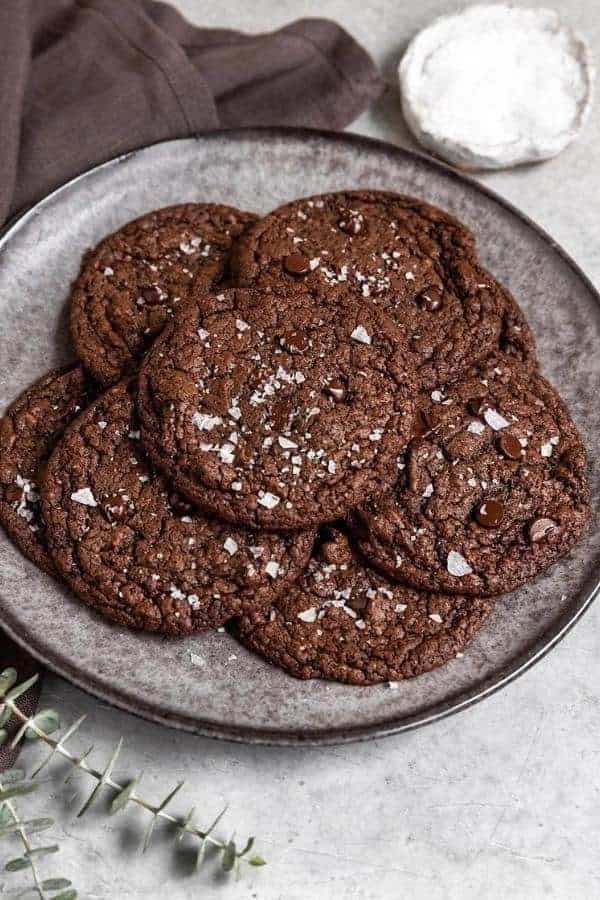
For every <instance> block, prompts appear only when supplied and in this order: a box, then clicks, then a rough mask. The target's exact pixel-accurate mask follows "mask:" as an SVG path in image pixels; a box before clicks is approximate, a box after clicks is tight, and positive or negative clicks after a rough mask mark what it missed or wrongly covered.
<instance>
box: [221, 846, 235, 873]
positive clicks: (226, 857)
mask: <svg viewBox="0 0 600 900" xmlns="http://www.w3.org/2000/svg"><path fill="white" fill-rule="evenodd" d="M235 857H236V850H235V841H228V842H227V844H226V845H225V849H224V850H223V857H222V859H221V865H222V867H223V871H224V872H231V870H232V869H233V867H234V865H235Z"/></svg>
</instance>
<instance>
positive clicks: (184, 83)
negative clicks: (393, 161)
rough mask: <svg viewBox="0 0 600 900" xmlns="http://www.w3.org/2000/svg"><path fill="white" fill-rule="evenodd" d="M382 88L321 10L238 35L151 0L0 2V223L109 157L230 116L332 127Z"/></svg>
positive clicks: (229, 122)
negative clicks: (262, 30)
mask: <svg viewBox="0 0 600 900" xmlns="http://www.w3.org/2000/svg"><path fill="white" fill-rule="evenodd" d="M382 86H383V82H382V80H381V77H380V75H379V73H378V71H377V69H376V68H375V66H374V64H373V62H372V60H371V58H370V57H369V56H368V54H367V53H366V52H365V50H363V49H362V47H360V46H359V44H357V43H356V41H355V40H354V39H353V38H352V37H351V36H350V35H349V34H347V32H345V31H344V30H343V29H342V28H341V27H340V26H339V25H336V24H335V23H334V22H329V21H326V20H324V19H300V20H299V21H296V22H292V23H291V24H290V25H286V26H285V27H284V28H280V29H279V30H278V31H274V32H272V33H270V34H260V35H247V34H240V33H239V32H237V31H230V30H226V29H207V28H197V27H195V26H192V25H190V23H189V22H187V21H186V20H185V19H184V18H183V17H182V16H181V15H180V14H179V13H178V12H176V11H175V10H174V9H173V8H172V7H170V6H168V5H166V4H164V3H156V2H153V0H2V3H0V109H1V110H2V154H1V158H0V224H1V223H2V222H4V221H5V220H6V219H7V217H8V216H9V215H11V214H14V213H15V212H17V211H19V210H20V209H22V208H23V207H25V206H27V205H29V204H31V203H33V202H35V201H36V200H38V199H39V198H40V197H42V196H43V195H44V194H46V193H48V191H50V190H52V189H53V188H55V187H57V185H59V184H61V183H62V182H64V181H65V180H67V179H68V178H72V177H73V176H74V175H76V174H78V173H79V172H82V171H83V170H85V169H87V168H89V167H90V166H92V165H95V164H96V163H99V162H103V161H104V160H107V159H110V158H111V157H113V156H116V155H118V154H119V153H124V152H126V151H128V150H132V149H134V148H136V147H140V146H142V145H145V144H150V143H152V142H154V141H159V140H165V139H167V138H174V137H185V136H188V135H194V134H197V133H199V132H202V131H206V130H210V129H216V128H229V127H233V126H241V125H298V126H308V127H314V128H334V129H335V128H343V127H344V126H345V125H347V124H348V123H349V122H351V121H352V120H353V119H354V118H355V117H356V116H357V115H358V114H359V113H361V112H362V111H363V109H365V107H366V106H368V104H369V103H370V102H371V101H372V100H373V99H374V98H375V97H377V95H378V94H379V93H380V91H381V89H382Z"/></svg>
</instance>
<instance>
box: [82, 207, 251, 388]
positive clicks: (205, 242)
mask: <svg viewBox="0 0 600 900" xmlns="http://www.w3.org/2000/svg"><path fill="white" fill-rule="evenodd" d="M256 218H257V217H256V216H255V215H254V214H253V213H248V212H242V211H241V210H238V209H235V208H233V207H230V206H222V205H220V204H216V203H185V204H181V205H179V206H169V207H166V208H164V209H159V210H156V211H155V212H151V213H148V214H147V215H144V216H141V217H140V218H139V219H135V220H134V221H132V222H129V223H128V224H127V225H125V226H123V228H120V229H119V230H118V231H116V232H114V234H111V235H109V236H108V237H106V238H104V240H102V241H101V242H100V243H99V244H98V245H97V246H96V247H95V248H94V249H93V250H90V251H89V252H88V253H86V255H85V256H84V259H83V263H82V266H81V271H80V273H79V277H78V278H77V281H76V282H75V284H74V286H73V289H72V292H71V301H70V317H71V335H72V338H73V343H74V345H75V349H76V351H77V354H78V356H79V359H80V360H81V362H82V363H83V364H84V366H85V367H86V369H87V370H88V371H89V372H91V374H92V375H93V376H94V378H96V380H97V381H99V382H100V383H101V384H104V385H108V384H113V383H114V382H116V381H118V380H119V378H121V376H122V375H124V374H125V373H127V372H130V371H132V370H133V369H134V368H135V366H136V364H137V361H138V360H139V358H140V357H141V356H142V355H143V353H144V352H145V350H146V349H147V348H148V347H149V346H150V344H151V342H152V340H153V339H154V338H155V337H156V335H157V334H158V333H159V332H160V331H161V329H162V328H163V326H164V324H165V322H167V321H168V319H169V318H170V317H171V316H172V315H173V314H174V312H175V311H176V310H177V308H178V307H179V306H180V305H181V304H182V303H183V302H184V301H185V299H186V298H187V296H188V294H189V291H190V288H191V287H192V286H193V287H194V288H195V289H198V288H206V289H207V290H208V289H209V288H211V287H212V286H213V285H215V284H218V283H220V282H221V281H222V280H223V279H224V278H226V277H227V276H228V274H229V257H230V253H231V248H232V246H233V244H234V242H235V240H236V239H237V238H238V237H239V235H240V234H242V233H243V231H244V229H245V228H247V227H248V226H249V225H250V224H252V223H253V222H255V221H256Z"/></svg>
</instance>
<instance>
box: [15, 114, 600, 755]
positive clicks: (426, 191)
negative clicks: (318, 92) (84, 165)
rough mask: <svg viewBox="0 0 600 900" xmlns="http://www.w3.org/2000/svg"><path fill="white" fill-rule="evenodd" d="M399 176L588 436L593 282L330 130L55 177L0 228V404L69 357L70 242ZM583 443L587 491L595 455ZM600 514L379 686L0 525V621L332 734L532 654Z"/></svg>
mask: <svg viewBox="0 0 600 900" xmlns="http://www.w3.org/2000/svg"><path fill="white" fill-rule="evenodd" d="M350 187H365V188H367V187H368V188H384V189H392V190H396V191H405V192H407V193H411V194H415V195H416V196H419V197H423V198H425V199H426V200H430V201H431V202H433V203H437V204H439V205H440V206H442V207H445V208H446V209H448V210H450V211H451V212H452V213H454V214H455V215H456V216H458V217H459V218H460V219H462V220H464V221H465V222H466V223H467V224H468V225H470V227H471V228H472V229H473V230H474V232H475V234H476V235H477V239H478V243H479V248H480V252H481V256H482V258H483V260H484V262H485V263H486V264H487V265H488V266H489V267H490V269H491V270H492V271H493V272H494V273H495V275H497V276H498V277H499V278H500V279H502V280H503V281H504V282H505V283H506V284H507V285H508V286H509V287H510V289H511V290H512V291H513V292H514V294H515V295H516V297H517V298H518V300H519V301H520V302H521V303H522V304H523V306H524V307H525V310H526V312H527V314H528V316H529V318H530V321H531V324H532V326H533V328H534V330H535V333H536V335H537V338H538V342H539V354H540V359H541V362H542V366H543V369H544V371H545V373H546V374H547V375H548V376H549V377H550V378H551V379H552V380H553V381H554V382H555V383H556V384H557V386H558V388H559V389H560V391H561V392H562V394H563V395H564V396H565V398H566V399H567V401H568V403H569V405H570V407H571V409H572V411H573V415H574V417H575V419H576V421H577V424H578V425H579V427H580V428H581V431H582V433H583V437H584V440H585V442H586V444H587V446H588V447H589V448H590V449H592V448H594V447H595V446H596V442H597V438H598V434H600V404H598V387H599V378H598V375H599V371H600V356H599V354H598V347H599V346H600V305H599V297H598V295H597V294H596V292H595V291H594V289H593V288H592V286H591V284H590V283H589V281H588V280H587V279H586V278H585V276H584V275H583V274H582V273H581V272H580V271H579V270H578V268H577V267H576V266H575V265H574V263H573V262H572V261H571V260H570V259H569V258H568V257H567V256H566V255H565V254H564V253H563V252H562V251H561V250H560V249H559V248H557V247H556V245H555V244H554V243H553V242H552V241H551V240H550V239H549V238H548V236H547V235H545V234H544V233H543V232H542V231H541V230H540V229H539V228H537V227H536V226H535V225H533V224H532V223H531V222H529V221H527V220H526V219H525V218H524V217H523V216H521V215H520V214H519V213H517V212H516V211H515V210H514V209H512V208H511V207H510V206H508V205H507V204H506V203H505V202H504V201H502V200H500V199H499V198H498V197H496V196H494V195H493V194H491V193H490V192H489V191H486V190H485V189H483V188H481V187H480V186H478V185H477V184H476V183H475V182H473V181H470V180H468V179H466V178H464V177H462V176H461V175H459V174H457V173H456V172H454V171H452V170H450V169H448V168H446V167H445V166H443V165H441V164H439V163H437V162H434V161H433V160H431V159H428V158H425V157H422V156H418V155H416V154H414V153H410V152H408V151H406V150H400V149H398V148H396V147H392V146H390V145H388V144H383V143H378V142H375V141H370V140H368V139H365V138H360V137H354V136H351V135H342V134H327V133H319V132H310V131H296V130H273V129H268V130H262V129H253V130H238V131H232V132H227V133H220V134H211V135H208V136H205V137H202V138H199V139H188V140H181V141H171V142H167V143H163V144H158V145H155V146H153V147H149V148H146V149H144V150H140V151H138V152H136V153H132V154H129V155H127V156H125V157H122V158H120V159H117V160H115V161H113V162H109V163H107V164H106V165H103V166H100V167H98V168H96V169H93V170H92V171H90V172H87V173H86V174H85V175H83V176H81V177H79V178H77V179H75V180H74V181H72V182H70V183H69V184H66V185H65V186H64V187H62V188H61V189H60V190H58V191H56V192H55V193H53V194H51V195H50V196H49V197H47V198H46V199H45V200H43V201H42V202H41V203H39V204H38V205H37V206H36V207H35V208H34V209H32V210H31V211H30V212H28V213H27V214H26V215H25V216H23V217H22V218H21V219H20V220H19V221H18V222H16V223H15V224H14V225H13V226H12V227H11V228H10V229H9V230H8V231H6V232H5V234H4V236H3V237H2V239H1V240H0V322H2V342H1V347H0V377H1V389H0V404H1V405H2V406H4V405H5V404H7V403H8V402H10V401H11V400H12V399H13V398H14V397H15V396H16V395H17V394H18V393H19V392H20V391H21V390H22V389H23V388H24V387H25V386H26V385H27V384H28V383H29V382H31V381H33V379H35V378H37V377H38V376H39V375H41V374H42V373H43V372H44V371H45V370H47V369H49V368H50V367H51V366H55V365H57V364H59V363H62V362H64V361H65V360H67V359H69V358H70V355H71V351H70V348H69V346H68V340H67V329H66V314H65V299H66V296H67V293H68V288H69V284H70V282H71V280H72V279H73V277H74V276H75V274H76V272H77V269H78V266H79V260H80V258H81V254H82V252H83V251H84V250H85V249H86V247H89V246H90V245H91V244H94V243H96V241H98V240H99V238H101V237H102V236H103V235H105V234H106V233H107V232H109V231H112V230H113V229H115V228H117V227H119V226H120V225H122V224H123V223H124V222H126V221H128V220H129V219H132V218H134V217H135V216H139V215H140V214H141V213H144V212H146V211H147V210H150V209H154V208H156V207H159V206H164V205H166V204H169V203H178V202H181V201H183V200H212V201H217V202H223V203H231V204H234V205H237V206H241V207H244V208H246V209H255V210H257V211H258V212H266V211H267V210H269V209H271V208H272V207H274V206H277V205H278V204H280V203H283V202H285V201H288V200H291V199H293V198H295V197H300V196H303V195H307V194H312V193H316V192H319V191H331V190H338V189H341V188H350ZM595 457H596V454H594V453H592V454H591V462H590V479H591V484H592V492H593V503H594V509H595V510H597V509H598V504H597V502H596V501H597V499H598V494H599V491H600V471H599V468H598V463H597V460H596V458H595ZM599 556H600V529H599V528H598V513H597V512H595V514H594V519H593V521H592V524H591V526H590V527H589V528H588V530H587V532H586V534H585V536H584V539H583V541H582V542H581V543H580V544H579V546H578V548H577V549H576V551H575V552H574V553H573V554H572V555H571V557H570V558H569V559H567V560H565V561H564V562H562V563H561V564H560V565H559V566H557V567H556V568H555V569H554V570H553V571H552V572H551V573H550V574H549V575H547V576H545V577H542V578H539V579H538V580H537V581H536V582H534V583H533V584H531V585H529V586H528V587H526V588H525V589H523V590H520V591H517V592H516V593H514V594H512V595H509V596H507V597H505V598H503V599H501V600H500V601H499V602H498V604H497V606H496V609H495V612H494V614H493V616H492V619H491V621H490V622H489V624H488V626H487V628H485V629H484V631H483V632H482V633H481V634H480V635H479V636H478V638H477V639H476V640H475V641H474V642H473V644H472V645H471V647H470V648H469V649H468V651H467V653H466V654H465V656H464V658H463V659H460V660H454V661H453V662H451V663H450V664H449V665H447V666H446V667H444V668H443V669H440V670H438V671H436V672H433V673H431V674H428V675H423V676H421V677H420V678H417V679H414V680H412V681H408V682H406V683H404V684H401V685H400V688H399V690H396V691H390V690H389V689H388V688H387V687H386V686H378V687H368V688H356V687H347V686H344V685H338V684H329V683H326V682H323V681H309V682H300V681H296V680H294V679H293V678H290V677H289V676H287V675H285V674H284V673H283V672H280V671H279V670H277V669H275V668H272V667H270V666H268V665H266V664H265V663H264V662H262V661H261V660H260V659H258V658H256V657H254V656H252V655H251V654H250V653H249V652H247V651H246V650H244V649H243V648H241V647H240V646H238V645H237V644H236V643H234V641H233V639H232V638H231V637H230V636H229V635H227V634H221V633H215V634H210V635H207V636H203V637H202V636H200V637H196V638H186V639H181V640H179V639H177V640H173V639H170V640H169V639H164V638H160V637H155V636H148V635H143V634H134V633H132V632H129V631H126V630H125V629H122V628H118V627H115V626H112V625H110V624H108V623H107V622H105V621H103V620H101V619H100V618H99V617H97V616H96V615H95V614H94V613H92V612H91V611H90V610H88V609H87V608H86V607H84V606H83V605H82V604H81V603H79V602H78V601H77V600H76V599H75V598H74V597H73V596H72V595H71V594H70V593H69V591H68V590H66V589H65V588H63V587H62V586H61V585H60V584H57V583H55V582H54V581H52V580H51V579H50V578H48V577H47V576H46V575H44V574H43V573H41V572H39V571H37V569H36V568H35V567H34V566H33V565H32V564H30V563H29V562H27V560H25V559H23V557H22V556H21V555H20V554H19V552H18V551H17V550H16V549H15V548H14V547H13V546H12V545H11V544H10V542H9V541H8V540H7V539H6V538H5V537H4V535H2V536H1V537H0V571H1V573H2V583H1V591H0V603H1V608H0V622H1V623H2V625H3V626H4V627H5V629H6V630H7V631H8V633H9V634H10V635H11V636H12V637H13V638H14V639H15V640H16V641H18V642H19V643H21V644H23V645H24V646H25V647H27V649H29V650H30V651H31V653H32V654H33V655H34V656H36V657H37V658H38V659H39V660H41V661H42V662H43V663H45V664H46V665H47V666H48V667H49V668H51V669H53V670H54V671H56V672H58V673H59V674H61V675H63V676H64V677H65V678H68V679H69V680H70V681H72V682H74V683H75V684H77V685H79V686H80V687H82V688H84V689H85V690H88V691H89V692H90V693H92V694H95V695H96V696H98V697H101V698H103V699H104V700H107V701H109V702H111V703H114V704H115V705H117V706H120V707H122V708H124V709H127V710H130V711H131V712H134V713H137V714H139V715H142V716H145V717H147V718H149V719H153V720H154V721H157V722H162V723H164V724H167V725H172V726H174V727H176V728H183V729H186V730H189V731H195V732H197V733H199V734H205V735H212V736H215V737H220V738H229V739H233V740H240V741H253V742H256V743H261V742H267V743H279V744H294V743H313V744H324V743H336V742H342V741H351V740H358V739H365V738H369V737H375V736H382V735H386V734H391V733H393V732H398V731H403V730H405V729H409V728H414V727H416V726H419V725H423V724H426V723H428V722H432V721H434V720H436V719H438V718H441V717H443V716H446V715H449V714H450V713H453V712H457V711H458V710H461V709H464V708H465V707H467V706H469V705H470V704H472V703H474V702H476V701H477V700H480V699H482V698H483V697H485V696H487V695H488V694H490V693H491V692H493V691H495V690H497V689H498V688H499V687H502V686H503V685H505V684H506V683H507V682H508V681H510V680H511V679H513V678H515V677H516V676H517V675H519V674H520V673H522V672H524V671H525V670H526V669H527V668H529V667H530V666H531V665H533V664H534V663H535V662H536V661H537V660H538V659H540V658H541V656H543V655H544V654H545V653H546V652H547V651H548V650H549V649H550V648H551V647H553V646H554V645H555V644H556V643H557V642H558V641H559V640H560V639H561V638H562V637H563V635H564V634H565V633H566V632H567V631H568V630H569V628H570V627H571V626H572V625H573V624H574V623H575V622H576V621H577V619H578V618H579V617H580V616H581V615H582V613H583V612H584V610H585V609H586V607H587V606H589V604H590V603H591V601H592V599H593V596H594V594H595V592H596V590H597V587H598V585H597V563H598V560H599Z"/></svg>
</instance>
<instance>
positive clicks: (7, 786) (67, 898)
mask: <svg viewBox="0 0 600 900" xmlns="http://www.w3.org/2000/svg"><path fill="white" fill-rule="evenodd" d="M37 787H38V786H37V784H35V782H33V781H26V780H25V773H24V772H23V771H22V770H21V769H9V770H8V771H7V772H3V773H2V774H0V837H9V836H13V835H16V836H17V837H18V838H19V839H20V841H21V844H22V846H23V853H22V855H21V856H17V857H15V858H14V859H9V860H8V862H7V863H6V865H5V866H4V869H5V871H6V872H21V871H22V870H23V869H27V870H28V872H29V873H30V874H31V878H32V881H33V885H32V887H30V888H28V889H26V890H24V891H20V893H19V894H17V897H19V898H21V900H25V898H35V900H38V898H39V900H75V898H76V897H77V891H76V890H75V889H74V888H73V887H72V884H71V882H70V881H69V879H68V878H42V876H41V874H40V872H39V869H38V866H37V864H38V861H39V860H40V858H42V857H44V856H48V855H49V854H51V853H57V852H58V845H57V844H47V845H46V846H34V844H33V843H32V837H33V835H34V834H38V833H39V832H41V831H46V829H48V828H51V827H52V825H53V824H54V820H53V819H50V818H38V819H29V820H26V819H22V818H21V816H20V814H19V809H18V807H17V802H16V798H17V797H21V796H23V795H24V794H30V793H32V791H34V790H36V789H37ZM56 891H58V892H59V893H55V892H56Z"/></svg>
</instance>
